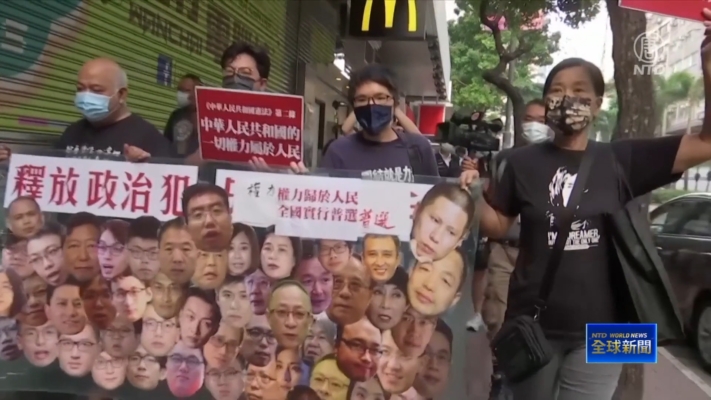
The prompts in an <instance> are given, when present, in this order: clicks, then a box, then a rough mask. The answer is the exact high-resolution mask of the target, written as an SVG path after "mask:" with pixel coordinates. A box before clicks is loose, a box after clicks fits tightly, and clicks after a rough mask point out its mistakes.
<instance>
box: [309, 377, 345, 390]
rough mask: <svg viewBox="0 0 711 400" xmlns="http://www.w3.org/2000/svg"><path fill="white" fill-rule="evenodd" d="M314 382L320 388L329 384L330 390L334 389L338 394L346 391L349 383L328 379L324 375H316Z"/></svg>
mask: <svg viewBox="0 0 711 400" xmlns="http://www.w3.org/2000/svg"><path fill="white" fill-rule="evenodd" d="M313 380H314V382H315V383H316V384H317V385H318V386H323V385H324V384H327V385H328V387H329V388H331V389H333V390H334V391H336V392H338V391H341V390H346V389H347V388H348V384H347V383H345V382H341V381H339V380H338V379H335V378H328V377H326V376H323V375H315V376H314V377H313Z"/></svg>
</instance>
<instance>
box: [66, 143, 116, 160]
mask: <svg viewBox="0 0 711 400" xmlns="http://www.w3.org/2000/svg"><path fill="white" fill-rule="evenodd" d="M66 152H67V156H68V157H71V158H85V159H94V160H102V159H106V158H107V157H109V159H113V158H115V157H119V156H121V155H123V152H122V151H121V150H119V149H114V148H113V147H108V148H106V149H104V150H102V149H94V147H93V146H67V149H66Z"/></svg>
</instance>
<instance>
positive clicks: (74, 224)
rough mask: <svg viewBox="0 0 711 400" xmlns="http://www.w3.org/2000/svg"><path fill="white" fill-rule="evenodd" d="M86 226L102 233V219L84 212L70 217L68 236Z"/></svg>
mask: <svg viewBox="0 0 711 400" xmlns="http://www.w3.org/2000/svg"><path fill="white" fill-rule="evenodd" d="M84 225H91V226H93V227H94V228H96V230H97V231H99V232H101V219H100V218H99V217H97V216H96V215H94V214H92V213H88V212H84V211H82V212H78V213H76V214H74V215H72V216H71V217H69V220H68V221H67V233H66V235H67V236H69V235H71V234H72V232H74V229H76V228H78V227H80V226H84Z"/></svg>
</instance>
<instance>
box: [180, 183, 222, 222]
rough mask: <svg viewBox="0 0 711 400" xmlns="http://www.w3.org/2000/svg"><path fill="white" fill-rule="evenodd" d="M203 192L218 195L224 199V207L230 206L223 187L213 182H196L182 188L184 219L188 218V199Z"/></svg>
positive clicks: (203, 193)
mask: <svg viewBox="0 0 711 400" xmlns="http://www.w3.org/2000/svg"><path fill="white" fill-rule="evenodd" d="M205 194H215V195H217V196H219V197H220V199H222V201H224V203H225V207H227V208H229V207H230V199H229V196H228V195H227V191H225V189H223V188H221V187H220V186H217V185H215V184H214V183H206V182H198V183H196V184H194V185H190V186H188V187H187V188H185V190H183V199H182V206H183V215H184V216H185V220H186V221H187V220H188V204H190V200H192V199H193V198H194V197H195V196H202V195H205Z"/></svg>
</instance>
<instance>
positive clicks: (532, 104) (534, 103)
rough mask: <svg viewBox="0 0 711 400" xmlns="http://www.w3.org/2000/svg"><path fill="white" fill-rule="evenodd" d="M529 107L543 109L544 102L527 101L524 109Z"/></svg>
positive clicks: (541, 100) (540, 100) (537, 100)
mask: <svg viewBox="0 0 711 400" xmlns="http://www.w3.org/2000/svg"><path fill="white" fill-rule="evenodd" d="M530 106H541V107H543V108H545V107H546V102H545V101H544V100H543V99H533V100H531V101H529V102H528V103H526V108H528V107H530Z"/></svg>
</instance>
